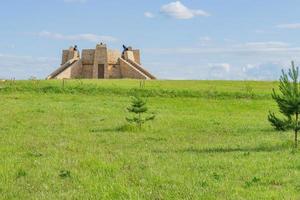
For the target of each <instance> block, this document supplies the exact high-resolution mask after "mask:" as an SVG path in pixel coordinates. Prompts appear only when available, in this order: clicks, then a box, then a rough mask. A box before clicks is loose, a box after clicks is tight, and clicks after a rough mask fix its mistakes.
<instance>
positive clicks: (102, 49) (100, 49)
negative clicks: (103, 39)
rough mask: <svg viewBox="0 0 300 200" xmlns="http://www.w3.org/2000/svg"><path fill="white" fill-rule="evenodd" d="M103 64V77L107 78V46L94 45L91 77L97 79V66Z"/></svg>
mask: <svg viewBox="0 0 300 200" xmlns="http://www.w3.org/2000/svg"><path fill="white" fill-rule="evenodd" d="M100 64H103V65H104V78H109V74H108V64H107V47H106V45H103V44H98V45H97V46H96V51H95V58H94V67H93V78H95V79H98V66H99V65H100Z"/></svg>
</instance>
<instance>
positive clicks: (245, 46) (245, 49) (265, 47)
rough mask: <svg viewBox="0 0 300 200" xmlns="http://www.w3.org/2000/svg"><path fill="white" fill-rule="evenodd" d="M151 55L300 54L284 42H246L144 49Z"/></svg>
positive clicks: (297, 49) (298, 50)
mask: <svg viewBox="0 0 300 200" xmlns="http://www.w3.org/2000/svg"><path fill="white" fill-rule="evenodd" d="M145 50H146V51H147V52H149V53H151V52H154V53H161V54H216V53H220V54H228V53H230V54H242V53H251V54H255V53H291V52H300V47H292V46H290V45H289V44H288V43H285V42H276V41H270V42H247V43H242V44H232V45H229V46H222V45H219V46H205V47H178V48H157V49H145Z"/></svg>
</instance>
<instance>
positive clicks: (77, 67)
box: [56, 60, 82, 79]
mask: <svg viewBox="0 0 300 200" xmlns="http://www.w3.org/2000/svg"><path fill="white" fill-rule="evenodd" d="M81 76H82V61H81V60H78V61H77V62H75V63H74V64H73V65H71V66H70V67H68V68H67V69H65V70H64V71H63V72H61V73H59V74H58V75H57V76H56V79H69V78H81Z"/></svg>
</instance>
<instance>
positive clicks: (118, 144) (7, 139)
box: [0, 80, 300, 200]
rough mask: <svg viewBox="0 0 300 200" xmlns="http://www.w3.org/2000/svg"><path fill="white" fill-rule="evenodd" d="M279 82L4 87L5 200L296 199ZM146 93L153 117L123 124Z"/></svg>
mask: <svg viewBox="0 0 300 200" xmlns="http://www.w3.org/2000/svg"><path fill="white" fill-rule="evenodd" d="M273 87H275V88H276V87H277V83H276V82H243V81H240V82H238V81H237V82H234V81H231V82H229V81H146V82H145V87H144V88H140V81H134V80H103V81H90V80H89V81H88V80H86V81H82V80H74V81H66V82H65V84H64V86H63V84H62V81H17V82H5V83H4V82H3V83H0V102H1V103H0V112H1V118H0V137H1V138H0V143H1V145H0V154H1V155H0V163H1V165H0V197H1V198H0V199H51V200H52V199H153V200H157V199H205V200H207V199H255V200H257V199H300V157H299V155H300V153H299V152H297V151H294V150H293V148H292V147H293V134H292V133H291V132H288V133H282V132H276V131H274V130H273V129H272V127H271V126H270V124H269V123H268V121H267V114H268V111H269V110H274V111H277V108H276V104H275V103H274V102H273V101H272V99H271V95H270V94H271V90H272V88H273ZM134 94H140V95H142V96H143V97H144V98H146V99H147V102H148V105H149V109H150V110H151V111H154V112H155V113H156V114H157V118H156V120H155V121H153V122H151V123H149V124H147V125H146V126H145V127H144V128H143V129H142V130H138V129H134V128H132V127H131V126H129V125H128V124H127V122H126V120H125V117H126V116H127V115H128V114H127V113H126V107H127V106H128V105H129V104H130V96H131V95H134Z"/></svg>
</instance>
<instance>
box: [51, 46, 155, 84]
mask: <svg viewBox="0 0 300 200" xmlns="http://www.w3.org/2000/svg"><path fill="white" fill-rule="evenodd" d="M123 48H124V50H123V52H122V53H121V52H120V51H118V50H110V49H108V48H107V46H106V45H105V44H102V43H101V44H97V46H96V48H95V49H83V50H82V53H81V56H80V53H79V51H78V50H77V46H75V47H70V48H69V49H68V50H63V52H62V62H61V66H60V67H59V68H58V69H57V70H55V71H54V72H53V73H51V74H50V75H49V76H48V77H47V79H75V78H83V79H122V78H128V79H156V78H155V76H153V75H152V74H150V73H149V72H148V71H147V70H146V69H145V68H144V67H142V65H141V60H140V57H141V56H140V50H138V49H132V47H125V46H124V45H123Z"/></svg>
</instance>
